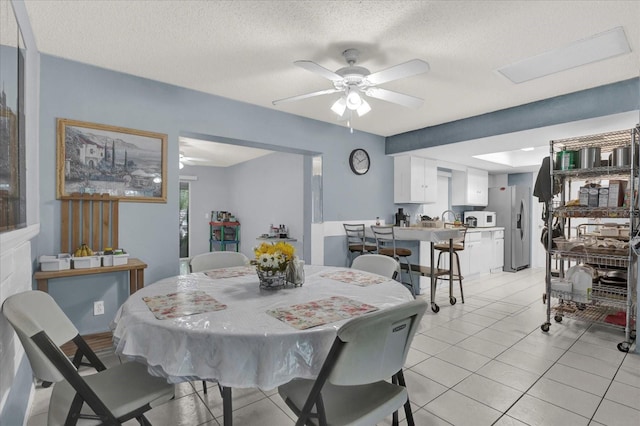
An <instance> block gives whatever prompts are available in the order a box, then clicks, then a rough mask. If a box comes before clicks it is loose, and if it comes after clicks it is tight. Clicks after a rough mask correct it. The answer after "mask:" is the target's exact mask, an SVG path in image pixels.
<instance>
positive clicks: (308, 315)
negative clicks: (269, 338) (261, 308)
mask: <svg viewBox="0 0 640 426" xmlns="http://www.w3.org/2000/svg"><path fill="white" fill-rule="evenodd" d="M377 310H378V308H376V307H375V306H372V305H367V304H366V303H361V302H358V301H357V300H353V299H349V298H348V297H343V296H333V297H330V298H328V299H320V300H315V301H312V302H307V303H300V304H297V305H292V306H288V307H284V308H276V309H270V310H268V311H267V314H269V315H271V316H272V317H274V318H277V319H279V320H280V321H282V322H284V323H286V324H289V325H290V326H292V327H295V328H297V329H298V330H305V329H307V328H311V327H317V326H319V325H323V324H329V323H332V322H336V321H340V320H343V319H348V318H353V317H357V316H360V315H363V314H366V313H368V312H373V311H377Z"/></svg>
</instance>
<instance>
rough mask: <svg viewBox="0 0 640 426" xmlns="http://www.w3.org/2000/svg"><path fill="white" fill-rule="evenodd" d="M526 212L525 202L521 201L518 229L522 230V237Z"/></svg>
mask: <svg viewBox="0 0 640 426" xmlns="http://www.w3.org/2000/svg"><path fill="white" fill-rule="evenodd" d="M523 214H524V203H523V202H522V201H520V213H518V229H519V230H520V239H521V240H522V239H523V238H524V226H522V215H523Z"/></svg>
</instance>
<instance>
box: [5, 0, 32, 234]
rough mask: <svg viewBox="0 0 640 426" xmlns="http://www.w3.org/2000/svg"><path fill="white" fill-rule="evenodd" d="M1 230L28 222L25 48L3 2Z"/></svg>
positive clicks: (9, 7)
mask: <svg viewBox="0 0 640 426" xmlns="http://www.w3.org/2000/svg"><path fill="white" fill-rule="evenodd" d="M0 8H2V10H1V11H0V21H1V22H0V232H6V231H11V230H14V229H19V228H24V227H25V226H26V225H27V206H26V204H27V203H26V200H27V197H26V167H25V164H26V161H25V120H24V93H25V92H24V87H25V86H24V81H25V73H24V69H25V68H24V66H25V53H26V51H25V47H24V41H23V40H22V35H21V33H20V28H19V27H18V22H17V21H16V18H15V15H14V14H13V10H12V8H11V4H10V2H2V3H1V4H0Z"/></svg>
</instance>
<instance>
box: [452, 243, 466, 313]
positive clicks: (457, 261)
mask: <svg viewBox="0 0 640 426" xmlns="http://www.w3.org/2000/svg"><path fill="white" fill-rule="evenodd" d="M453 254H455V255H456V263H457V264H458V282H459V283H460V299H462V303H464V293H463V291H462V272H461V271H460V258H459V257H458V253H455V252H454V253H453Z"/></svg>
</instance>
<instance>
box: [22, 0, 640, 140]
mask: <svg viewBox="0 0 640 426" xmlns="http://www.w3.org/2000/svg"><path fill="white" fill-rule="evenodd" d="M25 4H26V8H27V11H28V13H29V17H30V20H31V24H32V26H33V31H34V33H35V37H36V41H37V45H38V49H39V50H40V51H41V52H42V53H45V54H50V55H54V56H59V57H62V58H67V59H71V60H75V61H79V62H83V63H87V64H92V65H96V66H99V67H103V68H107V69H111V70H116V71H121V72H125V73H129V74H134V75H138V76H142V77H146V78H150V79H153V80H158V81H162V82H165V83H170V84H174V85H178V86H183V87H187V88H191V89H195V90H199V91H202V92H206V93H211V94H215V95H220V96H223V97H227V98H231V99H236V100H239V101H243V102H247V103H250V104H255V105H260V106H263V107H266V108H273V109H276V110H280V111H286V112H289V113H292V114H297V115H301V116H305V117H310V118H314V119H317V120H321V121H326V122H332V123H336V122H337V121H336V120H335V115H334V114H333V113H332V112H331V111H330V110H329V107H330V106H331V104H332V103H333V101H334V100H335V98H336V95H326V96H321V97H316V98H313V99H306V100H302V101H298V102H293V103H288V104H281V105H278V106H273V105H272V104H271V102H272V101H273V100H275V99H281V98H286V97H289V96H294V95H299V94H303V93H308V92H313V91H317V90H323V89H328V88H330V87H331V85H330V82H329V81H328V80H325V79H323V78H321V77H319V76H317V75H315V74H313V73H311V72H309V71H306V70H304V69H301V68H299V67H296V66H295V65H293V62H294V61H296V60H300V59H307V60H312V61H315V62H317V63H318V64H320V65H322V66H324V67H326V68H329V69H331V70H336V69H338V68H340V67H342V66H344V65H345V63H344V61H343V58H342V56H341V52H342V51H343V50H345V49H347V48H352V47H355V48H358V49H359V50H361V52H362V53H361V56H360V61H359V64H360V65H362V66H364V67H366V68H368V69H369V70H371V72H375V71H379V70H381V69H384V68H387V67H389V66H392V65H396V64H398V63H401V62H405V61H407V60H410V59H414V58H417V59H422V60H425V61H427V62H428V63H429V64H430V66H431V71H430V72H429V73H426V74H422V75H418V76H414V77H410V78H407V79H403V80H399V81H395V82H391V83H387V84H384V85H382V87H384V88H387V89H391V90H395V91H399V92H403V93H407V94H411V95H414V96H418V97H421V98H424V99H425V103H424V105H423V106H422V107H421V108H420V109H418V110H411V109H407V108H404V107H401V106H397V105H394V104H389V103H386V102H383V101H379V100H375V99H372V100H371V101H370V104H371V106H372V108H373V110H372V112H370V113H369V114H368V115H366V116H364V117H361V118H356V119H355V120H353V122H352V125H353V127H354V128H355V129H356V130H361V131H366V132H370V133H374V134H377V135H382V136H389V135H394V134H398V133H402V132H406V131H410V130H415V129H419V128H423V127H428V126H433V125H436V124H440V123H444V122H449V121H452V120H457V119H461V118H465V117H470V116H474V115H478V114H482V113H486V112H490V111H495V110H499V109H504V108H508V107H511V106H515V105H521V104H525V103H528V102H532V101H536V100H540V99H545V98H549V97H552V96H556V95H559V94H564V93H570V92H574V91H578V90H582V89H587V88H591V87H595V86H600V85H604V84H608V83H612V82H616V81H620V80H626V79H629V78H633V77H636V76H638V72H639V68H640V65H639V64H640V60H639V56H638V49H639V47H640V46H639V44H640V30H639V28H640V25H639V22H640V2H638V1H549V2H547V1H397V0H396V1H167V0H166V1H150V0H145V1H137V0H129V1H97V0H96V1H86V0H85V1H83V0H73V1H60V0H58V1H42V0H25ZM618 26H622V27H623V28H624V31H625V32H626V35H627V38H628V40H629V43H630V45H631V50H632V52H631V53H630V54H627V55H623V56H619V57H616V58H613V59H609V60H606V61H602V62H599V63H594V64H590V65H586V66H582V67H579V68H575V69H572V70H568V71H564V72H561V73H558V74H555V75H551V76H547V77H543V78H539V79H536V80H532V81H529V82H526V83H522V84H519V85H516V84H513V83H511V82H510V81H508V80H507V79H506V78H504V77H503V76H501V75H500V74H498V73H497V72H496V71H495V70H496V69H498V68H501V67H503V66H505V65H508V64H511V63H513V62H516V61H519V60H521V59H524V58H528V57H531V56H534V55H538V54H540V53H543V52H546V51H549V50H551V49H555V48H558V47H561V46H564V45H566V44H568V43H570V42H573V41H576V40H580V39H583V38H586V37H589V36H592V35H594V34H597V33H600V32H603V31H606V30H610V29H612V28H615V27H618Z"/></svg>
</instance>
